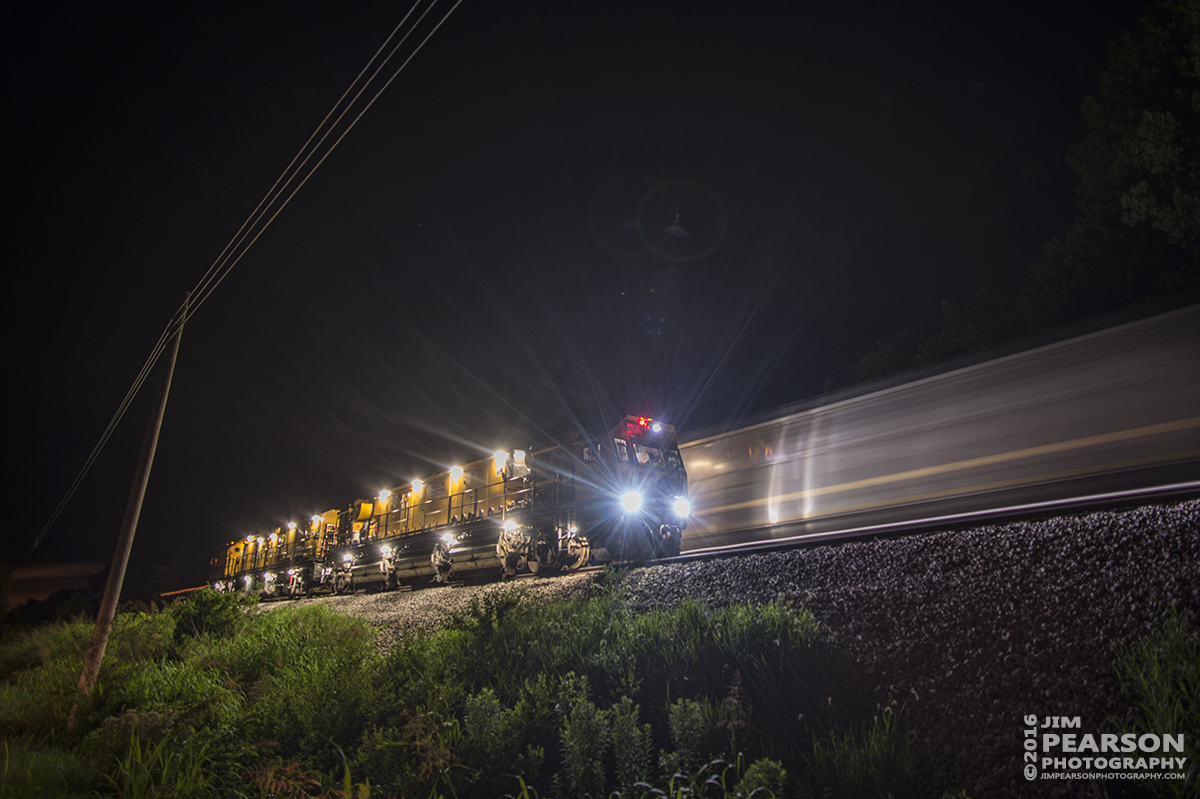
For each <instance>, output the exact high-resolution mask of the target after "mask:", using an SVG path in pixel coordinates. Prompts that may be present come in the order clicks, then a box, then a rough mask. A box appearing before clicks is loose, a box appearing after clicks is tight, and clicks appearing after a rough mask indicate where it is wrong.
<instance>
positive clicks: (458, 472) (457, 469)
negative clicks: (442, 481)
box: [450, 466, 463, 483]
mask: <svg viewBox="0 0 1200 799" xmlns="http://www.w3.org/2000/svg"><path fill="white" fill-rule="evenodd" d="M462 474H463V470H462V467H461V466H451V467H450V480H451V481H452V482H455V483H457V482H458V481H459V480H460V479H461V478H462Z"/></svg>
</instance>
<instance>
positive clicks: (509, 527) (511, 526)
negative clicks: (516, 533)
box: [504, 519, 517, 533]
mask: <svg viewBox="0 0 1200 799" xmlns="http://www.w3.org/2000/svg"><path fill="white" fill-rule="evenodd" d="M516 529H517V523H516V522H514V521H513V520H512V519H509V520H508V521H506V522H505V523H504V531H505V532H508V533H511V532H512V531H513V530H516Z"/></svg>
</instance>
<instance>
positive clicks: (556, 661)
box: [0, 590, 912, 799]
mask: <svg viewBox="0 0 1200 799" xmlns="http://www.w3.org/2000/svg"><path fill="white" fill-rule="evenodd" d="M90 628H91V625H90V623H84V622H83V621H78V620H77V621H74V622H58V623H54V624H51V625H46V626H42V627H38V628H34V629H32V630H28V631H25V632H22V633H20V634H10V635H9V636H8V637H7V638H6V639H4V641H3V643H2V644H0V738H2V740H0V743H2V744H3V749H2V750H0V756H2V763H0V798H2V797H10V796H11V797H17V796H21V797H25V796H38V795H44V796H121V797H141V796H173V797H193V796H195V797H202V796H203V797H207V796H231V797H233V796H245V797H268V796H270V797H317V796H321V797H335V796H336V797H371V796H374V797H422V799H424V797H437V796H442V797H468V796H471V797H475V796H478V797H495V796H503V795H514V796H527V797H534V796H538V797H552V796H560V797H577V796H584V795H591V796H594V797H606V796H611V795H616V794H615V793H614V792H619V795H620V796H623V797H641V796H651V795H654V796H664V795H666V796H672V797H685V796H688V797H700V796H708V797H734V796H750V795H751V794H753V795H755V796H758V797H768V796H785V795H786V796H791V795H795V794H796V793H797V792H798V791H807V792H813V791H815V792H816V793H821V792H822V791H823V790H824V789H825V788H830V789H833V790H834V791H835V792H836V795H845V796H852V795H866V794H856V793H853V792H850V791H849V789H845V788H844V787H843V786H845V785H852V784H855V783H853V780H854V779H856V777H855V776H854V774H855V773H856V770H857V772H862V773H869V774H870V775H871V777H870V780H871V782H870V787H871V789H872V790H882V791H883V792H884V793H887V792H888V791H890V792H892V793H893V794H894V795H896V796H901V795H908V794H911V792H912V790H911V789H912V778H911V764H910V763H909V761H908V753H907V748H906V747H905V746H904V745H903V744H904V737H903V733H902V732H901V731H900V730H899V726H898V724H897V723H896V721H895V719H894V717H892V716H890V715H888V716H887V717H886V719H885V720H884V721H882V722H876V723H875V726H871V727H867V728H866V732H865V733H862V734H859V733H853V732H852V733H848V734H844V735H835V734H833V733H832V732H830V730H831V729H832V725H833V721H834V720H832V719H830V718H828V717H827V708H828V697H824V694H823V693H822V690H821V685H822V673H821V672H822V663H823V657H824V653H825V644H824V643H823V637H822V635H821V634H820V633H819V630H818V627H817V625H816V623H815V621H814V620H813V619H812V617H811V616H810V615H809V614H808V613H807V612H806V611H804V610H803V609H800V608H796V607H791V606H788V605H785V604H781V603H774V604H770V605H766V606H760V607H750V606H732V607H727V608H719V609H718V608H709V607H705V606H703V605H700V604H697V603H694V602H685V603H684V604H682V605H681V606H679V607H677V608H675V609H672V610H669V611H653V612H646V613H635V612H632V611H631V610H629V608H628V607H627V606H626V605H625V604H624V603H623V602H622V601H621V598H620V597H619V596H617V595H615V594H613V593H612V592H609V591H603V590H597V592H596V593H595V595H593V596H591V597H588V598H586V599H576V600H571V601H567V602H561V603H553V604H537V603H533V602H530V601H525V600H524V599H523V597H522V596H521V595H519V594H518V595H507V596H504V597H501V598H498V599H492V600H489V601H487V602H485V603H483V604H478V605H476V606H474V607H472V608H471V609H470V611H469V612H467V613H463V614H461V615H460V616H458V617H456V618H454V619H452V620H451V622H450V623H449V624H448V625H446V626H445V628H444V629H442V630H440V631H438V632H436V633H434V634H431V635H428V636H414V637H411V638H408V639H406V640H404V641H402V642H401V643H400V644H399V645H397V646H396V648H394V649H393V650H392V651H391V652H388V653H386V654H385V653H381V652H379V651H378V650H377V649H376V646H375V631H374V630H372V629H371V628H369V627H368V626H367V625H365V624H363V623H362V622H360V621H358V620H355V619H352V618H349V617H346V616H342V615H338V614H336V613H334V612H332V611H330V610H328V609H326V608H325V607H324V606H322V605H320V604H316V603H306V604H301V605H288V606H279V607H275V608H273V609H272V610H271V611H270V612H258V611H257V610H256V608H254V607H253V606H252V605H250V606H247V605H243V604H240V603H239V602H238V600H237V599H235V598H233V597H230V596H225V595H220V594H216V593H215V592H211V591H202V592H198V593H196V594H193V595H190V596H189V597H187V598H185V599H183V600H181V601H179V602H176V603H175V604H174V605H172V606H169V607H168V608H166V609H165V610H162V611H159V612H145V613H132V614H122V615H120V616H118V619H117V623H116V625H115V626H114V629H113V634H112V639H111V642H110V645H109V649H108V654H107V656H106V659H105V663H104V666H103V668H102V669H101V672H100V677H99V682H98V686H97V688H96V690H95V691H94V693H93V695H92V696H91V697H90V699H89V701H88V702H87V703H85V705H84V706H82V707H81V715H80V720H81V724H80V732H79V733H78V734H77V735H75V736H68V735H67V734H66V733H65V732H64V730H65V721H66V716H67V713H68V711H69V709H70V707H71V703H72V702H73V701H74V699H75V686H76V683H77V680H78V676H79V670H80V666H81V663H82V659H83V654H84V652H85V650H86V647H87V644H88V640H89V635H90ZM822 698H824V700H825V701H824V702H822ZM823 707H824V708H825V710H823ZM838 721H839V723H844V722H845V720H844V719H839V720H838ZM847 775H849V776H847ZM848 780H849V781H850V782H848ZM860 782H861V780H860Z"/></svg>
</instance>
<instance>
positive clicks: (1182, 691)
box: [1117, 613, 1200, 796]
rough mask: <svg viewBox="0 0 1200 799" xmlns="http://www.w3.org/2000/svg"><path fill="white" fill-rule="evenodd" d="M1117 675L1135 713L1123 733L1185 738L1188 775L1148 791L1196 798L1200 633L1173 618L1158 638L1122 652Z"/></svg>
mask: <svg viewBox="0 0 1200 799" xmlns="http://www.w3.org/2000/svg"><path fill="white" fill-rule="evenodd" d="M1117 677H1118V679H1119V680H1120V683H1121V689H1122V691H1124V692H1125V694H1126V695H1127V696H1129V697H1131V698H1132V700H1133V703H1134V709H1135V716H1134V723H1133V726H1132V728H1130V729H1126V730H1123V732H1132V733H1136V734H1138V735H1140V734H1142V733H1148V732H1149V733H1155V734H1159V735H1163V734H1167V735H1178V734H1181V733H1183V734H1184V751H1183V757H1186V758H1187V761H1186V763H1187V769H1188V771H1187V777H1186V778H1185V779H1184V780H1170V781H1163V780H1155V781H1153V782H1152V783H1146V785H1147V787H1149V788H1152V789H1153V790H1154V791H1156V792H1159V794H1160V795H1163V796H1193V795H1194V792H1195V791H1196V789H1197V785H1198V784H1200V772H1198V771H1197V766H1196V757H1197V754H1200V752H1198V750H1197V746H1196V734H1197V732H1198V731H1200V629H1197V627H1196V626H1195V625H1193V624H1190V623H1188V622H1187V621H1186V620H1185V619H1181V618H1180V617H1179V615H1178V614H1175V613H1173V614H1171V616H1170V617H1169V618H1168V619H1167V620H1166V622H1165V623H1164V624H1163V626H1162V628H1161V629H1160V630H1159V631H1158V633H1157V634H1155V635H1153V636H1150V637H1148V638H1146V639H1145V640H1143V641H1141V642H1140V643H1139V644H1138V645H1137V646H1133V647H1130V648H1128V649H1126V650H1125V651H1124V652H1122V654H1121V656H1120V658H1119V660H1118V662H1117Z"/></svg>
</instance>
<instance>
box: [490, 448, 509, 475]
mask: <svg viewBox="0 0 1200 799" xmlns="http://www.w3.org/2000/svg"><path fill="white" fill-rule="evenodd" d="M492 460H494V461H495V462H496V474H503V473H504V464H505V463H507V462H508V453H507V452H505V451H503V450H496V454H494V455H492Z"/></svg>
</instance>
